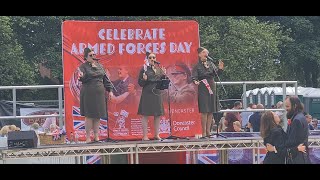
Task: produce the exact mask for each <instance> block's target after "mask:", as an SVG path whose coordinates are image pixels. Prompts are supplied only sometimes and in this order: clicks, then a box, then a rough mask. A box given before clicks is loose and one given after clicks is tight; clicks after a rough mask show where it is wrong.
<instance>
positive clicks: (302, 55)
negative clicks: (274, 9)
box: [259, 16, 320, 87]
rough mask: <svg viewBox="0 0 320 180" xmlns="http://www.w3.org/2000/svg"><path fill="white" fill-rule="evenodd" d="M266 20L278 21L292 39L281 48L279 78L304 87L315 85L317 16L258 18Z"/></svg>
mask: <svg viewBox="0 0 320 180" xmlns="http://www.w3.org/2000/svg"><path fill="white" fill-rule="evenodd" d="M259 19H261V20H264V21H266V22H279V23H280V24H281V25H282V29H284V30H287V31H290V37H292V38H293V40H294V41H291V42H289V43H287V45H286V46H283V47H282V48H281V56H280V65H281V68H282V69H283V71H282V77H283V78H282V80H298V82H299V84H302V85H305V86H307V87H318V85H319V83H318V81H319V80H318V78H319V71H320V67H319V64H320V30H319V28H320V22H319V21H320V17H319V16H307V17H305V16H291V17H289V16H275V17H269V16H267V17H259Z"/></svg>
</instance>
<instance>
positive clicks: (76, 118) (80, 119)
mask: <svg viewBox="0 0 320 180" xmlns="http://www.w3.org/2000/svg"><path fill="white" fill-rule="evenodd" d="M72 118H73V127H74V129H75V130H85V124H84V120H85V119H84V116H81V114H80V108H79V107H76V106H72ZM107 128H108V120H107V119H100V126H99V129H100V130H107Z"/></svg>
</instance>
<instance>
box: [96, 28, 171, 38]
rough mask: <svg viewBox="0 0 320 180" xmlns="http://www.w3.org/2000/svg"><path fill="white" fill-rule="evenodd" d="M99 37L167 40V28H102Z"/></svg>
mask: <svg viewBox="0 0 320 180" xmlns="http://www.w3.org/2000/svg"><path fill="white" fill-rule="evenodd" d="M119 32H120V34H119ZM98 37H99V38H100V39H101V40H133V39H135V40H165V29H164V28H152V29H146V30H145V31H144V30H143V29H100V30H99V32H98Z"/></svg>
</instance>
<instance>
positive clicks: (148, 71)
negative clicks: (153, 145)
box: [138, 53, 166, 140]
mask: <svg viewBox="0 0 320 180" xmlns="http://www.w3.org/2000/svg"><path fill="white" fill-rule="evenodd" d="M147 58H148V62H149V66H145V67H143V68H142V69H141V70H140V73H139V79H138V83H139V85H140V86H141V87H142V93H141V98H140V103H139V108H138V114H139V115H142V130H143V138H142V140H149V138H148V116H153V117H154V131H155V133H154V139H156V140H161V138H160V137H159V126H160V116H162V115H164V109H163V102H162V98H161V92H160V90H159V89H157V88H156V85H157V81H160V80H161V79H164V78H165V75H166V69H165V68H164V67H162V68H159V67H157V66H155V63H154V62H155V61H156V55H155V54H154V53H147Z"/></svg>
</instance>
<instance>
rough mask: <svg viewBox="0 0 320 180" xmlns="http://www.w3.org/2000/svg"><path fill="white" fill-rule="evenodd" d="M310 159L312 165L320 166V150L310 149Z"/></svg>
mask: <svg viewBox="0 0 320 180" xmlns="http://www.w3.org/2000/svg"><path fill="white" fill-rule="evenodd" d="M309 157H310V161H311V163H312V164H320V148H313V147H309Z"/></svg>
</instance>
